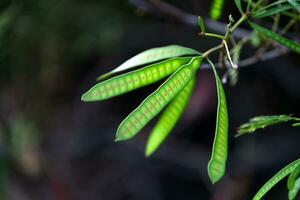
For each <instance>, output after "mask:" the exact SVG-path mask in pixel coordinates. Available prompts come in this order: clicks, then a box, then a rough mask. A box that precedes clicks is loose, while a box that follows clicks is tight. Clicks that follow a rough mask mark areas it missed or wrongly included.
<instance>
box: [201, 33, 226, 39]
mask: <svg viewBox="0 0 300 200" xmlns="http://www.w3.org/2000/svg"><path fill="white" fill-rule="evenodd" d="M199 35H200V36H207V37H214V38H217V39H221V40H223V39H224V36H222V35H219V34H215V33H203V32H201V33H199Z"/></svg>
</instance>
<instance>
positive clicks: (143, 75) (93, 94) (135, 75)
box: [81, 57, 192, 102]
mask: <svg viewBox="0 0 300 200" xmlns="http://www.w3.org/2000/svg"><path fill="white" fill-rule="evenodd" d="M191 59H192V58H191V57H185V58H184V57H178V58H171V59H168V60H165V61H162V62H159V63H155V64H152V65H149V66H146V67H143V68H141V69H137V70H134V71H131V72H128V73H125V74H122V75H119V76H116V77H113V78H111V79H108V80H105V81H103V82H100V83H97V84H96V85H95V86H93V87H92V88H91V89H90V90H88V91H87V92H86V93H85V94H83V95H82V97H81V100H82V101H85V102H87V101H100V100H105V99H109V98H111V97H115V96H118V95H121V94H124V93H127V92H130V91H132V90H135V89H138V88H141V87H144V86H147V85H150V84H152V83H155V82H157V81H159V80H161V79H163V78H166V77H168V76H169V75H171V74H172V73H174V72H175V71H176V70H177V69H178V68H180V67H181V66H182V65H184V64H187V63H188V62H189V61H190V60H191Z"/></svg>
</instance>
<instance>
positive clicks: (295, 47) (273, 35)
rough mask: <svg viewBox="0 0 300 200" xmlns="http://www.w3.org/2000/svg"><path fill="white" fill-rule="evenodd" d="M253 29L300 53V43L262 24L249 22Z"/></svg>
mask: <svg viewBox="0 0 300 200" xmlns="http://www.w3.org/2000/svg"><path fill="white" fill-rule="evenodd" d="M249 23H250V25H251V26H252V28H253V29H254V30H256V31H257V32H259V33H261V34H263V35H265V36H266V37H268V38H270V39H272V40H274V41H276V42H278V43H279V44H281V45H283V46H285V47H287V48H288V49H290V50H292V51H295V52H297V53H300V45H299V44H297V43H295V42H294V41H292V40H289V39H287V38H284V37H282V36H281V35H279V34H277V33H274V32H272V31H270V30H268V29H266V28H264V27H262V26H259V25H257V24H254V23H251V22H249Z"/></svg>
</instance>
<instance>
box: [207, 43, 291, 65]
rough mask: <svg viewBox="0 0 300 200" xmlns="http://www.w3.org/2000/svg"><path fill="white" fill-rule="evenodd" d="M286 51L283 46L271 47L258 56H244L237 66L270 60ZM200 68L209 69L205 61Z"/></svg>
mask: <svg viewBox="0 0 300 200" xmlns="http://www.w3.org/2000/svg"><path fill="white" fill-rule="evenodd" d="M288 52H289V51H288V50H287V49H286V48H284V47H280V48H276V49H273V50H270V51H268V52H266V53H264V54H263V55H261V56H260V57H257V56H254V57H250V58H246V59H244V60H241V61H240V62H239V63H238V66H239V68H241V67H247V66H251V65H253V64H255V63H257V62H261V61H267V60H272V59H274V58H277V57H279V56H283V55H285V54H287V53H288ZM215 66H216V67H217V68H221V67H222V64H221V63H217V64H215ZM201 69H210V66H209V65H208V64H207V63H204V64H202V66H201Z"/></svg>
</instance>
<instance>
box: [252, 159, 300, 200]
mask: <svg viewBox="0 0 300 200" xmlns="http://www.w3.org/2000/svg"><path fill="white" fill-rule="evenodd" d="M299 162H300V159H298V160H296V161H294V162H292V163H290V164H289V165H287V166H286V167H284V168H283V169H281V170H280V171H279V172H278V173H276V174H275V175H274V176H273V177H272V178H271V179H270V180H269V181H268V182H267V183H265V184H264V185H263V186H262V188H261V189H260V190H259V191H258V192H257V193H256V195H255V196H254V197H253V200H260V199H261V198H262V197H263V196H264V195H265V194H266V193H267V192H268V191H269V190H271V189H272V188H273V187H274V186H275V185H276V184H277V183H278V182H279V181H280V180H282V179H283V178H284V177H286V176H287V175H289V174H290V173H291V172H292V171H294V170H295V168H296V167H297V166H298V164H299Z"/></svg>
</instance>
